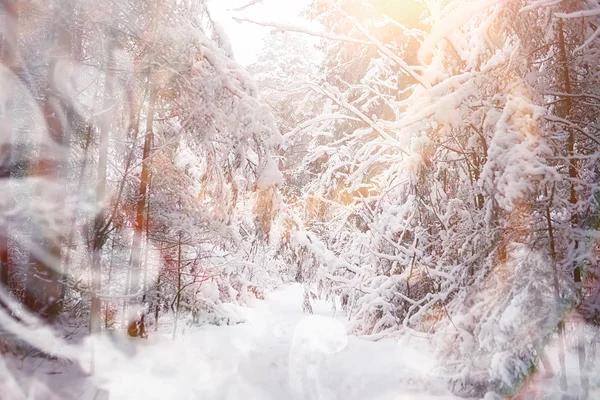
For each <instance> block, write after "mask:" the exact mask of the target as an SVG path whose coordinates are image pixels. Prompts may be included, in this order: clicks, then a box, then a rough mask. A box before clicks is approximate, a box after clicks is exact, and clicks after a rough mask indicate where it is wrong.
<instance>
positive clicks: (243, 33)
mask: <svg viewBox="0 0 600 400" xmlns="http://www.w3.org/2000/svg"><path fill="white" fill-rule="evenodd" d="M248 3H250V0H212V1H210V2H209V9H210V12H211V16H212V17H213V18H214V20H215V21H217V22H218V23H219V24H220V25H221V28H222V29H223V31H225V33H226V34H227V36H228V37H229V40H230V42H231V46H232V49H233V52H234V55H235V58H236V61H238V62H239V63H241V64H243V65H248V64H251V63H252V62H254V61H256V57H257V56H258V53H259V51H260V50H261V49H262V47H263V39H264V37H265V36H266V35H268V34H269V31H270V29H269V28H266V27H261V26H257V25H254V24H249V23H239V22H236V21H235V20H234V18H235V17H238V18H239V17H244V18H248V19H253V20H257V21H277V22H279V23H286V24H294V25H298V26H314V25H315V24H314V22H309V21H307V20H306V19H304V18H302V16H301V12H302V10H303V9H304V7H306V5H307V4H308V3H309V1H308V0H265V1H264V2H262V3H258V4H255V5H253V6H251V7H248V8H246V9H244V10H242V11H236V9H238V8H240V7H243V6H244V5H246V4H248Z"/></svg>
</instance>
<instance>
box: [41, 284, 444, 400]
mask: <svg viewBox="0 0 600 400" xmlns="http://www.w3.org/2000/svg"><path fill="white" fill-rule="evenodd" d="M301 300H302V288H301V286H299V285H294V286H289V287H286V288H285V289H284V290H282V291H279V292H276V293H273V294H271V295H270V296H268V297H267V299H266V300H265V301H257V302H256V304H254V305H253V307H251V308H243V309H242V310H241V312H243V313H244V314H245V315H244V317H245V319H246V322H245V323H242V324H238V325H235V326H220V327H217V326H206V327H202V328H198V329H194V330H192V331H189V332H187V334H186V335H185V336H184V337H183V338H182V339H181V340H178V341H171V340H169V339H167V338H166V337H164V338H160V337H156V336H155V337H154V338H150V339H149V340H148V341H143V342H144V344H143V345H141V346H139V347H138V348H137V349H135V351H132V352H131V354H129V355H128V356H125V355H123V354H122V353H121V352H117V351H114V346H113V345H111V344H109V343H110V342H105V343H104V345H96V352H95V353H96V368H95V374H94V376H93V377H92V378H90V377H83V376H82V375H81V374H79V375H80V376H79V377H77V376H74V374H73V373H72V372H71V373H69V372H68V371H67V370H64V371H59V373H57V371H56V364H54V365H51V364H48V365H47V367H46V369H44V368H38V369H37V370H36V372H35V373H34V375H36V377H38V375H42V376H44V379H43V380H44V382H45V383H46V384H47V385H48V386H49V387H50V388H51V392H53V393H57V392H59V391H60V393H62V394H60V395H58V396H56V397H52V396H50V395H48V396H45V397H43V396H40V397H37V396H35V397H33V398H36V399H37V398H40V399H41V398H48V399H63V398H78V399H95V400H102V399H110V400H114V399H118V400H125V399H127V400H137V399H140V400H141V399H144V400H146V399H161V400H168V399H203V400H204V399H223V400H225V399H227V400H238V399H257V400H284V399H285V400H287V399H290V400H292V399H298V400H309V399H310V400H312V399H315V400H337V399H340V400H341V399H344V400H358V399H365V400H401V399H424V398H428V397H431V398H436V399H439V398H452V396H450V395H449V394H448V392H447V391H446V390H445V389H444V388H443V385H442V384H441V383H438V384H435V380H434V379H433V378H431V377H429V378H428V377H427V373H428V372H429V371H430V369H431V366H432V360H431V359H430V358H429V357H428V355H427V352H426V351H425V350H421V351H417V350H414V348H413V347H412V346H411V347H406V346H404V347H403V346H400V345H399V344H398V343H396V342H394V341H379V342H369V341H364V340H360V339H357V338H355V337H352V336H347V335H346V334H345V331H346V329H345V326H344V319H343V317H341V316H338V317H336V318H334V317H333V311H332V310H331V307H330V305H329V304H327V303H325V302H322V301H316V302H314V304H313V309H314V312H315V314H314V315H306V314H303V313H302V309H301V304H302V303H301ZM146 342H147V343H146ZM53 369H54V370H53ZM44 374H45V375H44ZM48 374H49V375H48ZM436 386H437V387H436ZM97 388H102V389H101V390H100V391H98V389H97ZM425 390H426V393H423V392H424V391H425ZM38 392H39V393H43V392H45V393H48V391H45V390H38Z"/></svg>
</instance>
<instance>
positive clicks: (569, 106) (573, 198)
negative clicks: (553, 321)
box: [558, 18, 588, 396]
mask: <svg viewBox="0 0 600 400" xmlns="http://www.w3.org/2000/svg"><path fill="white" fill-rule="evenodd" d="M558 36H559V48H560V58H561V60H560V61H561V65H562V68H563V76H562V79H563V91H564V92H565V93H566V94H567V95H571V94H573V88H572V85H571V76H570V72H569V66H568V57H567V50H566V43H565V34H564V26H563V20H562V19H560V18H559V19H558ZM572 111H573V102H572V99H571V97H570V96H566V97H565V98H564V99H563V108H562V114H563V115H562V118H564V119H569V117H571V114H572ZM568 132H569V136H568V139H567V156H568V157H569V178H570V179H571V188H570V196H569V202H570V203H571V228H572V229H577V228H578V227H579V219H580V218H579V214H578V212H577V190H576V188H575V179H576V178H577V159H576V158H575V131H574V130H573V129H568ZM578 248H579V241H578V240H577V238H576V237H575V238H574V243H573V254H574V255H575V256H576V255H577V249H578ZM573 281H574V282H575V285H576V287H577V290H578V293H579V297H580V298H579V299H578V302H580V301H581V268H580V267H579V266H578V265H577V263H576V261H573ZM584 326H585V322H584V321H583V320H581V321H579V322H578V323H577V329H576V331H577V354H578V356H579V375H580V377H581V388H582V389H583V392H584V396H587V392H588V377H587V371H586V367H585V332H584Z"/></svg>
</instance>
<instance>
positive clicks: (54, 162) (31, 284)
mask: <svg viewBox="0 0 600 400" xmlns="http://www.w3.org/2000/svg"><path fill="white" fill-rule="evenodd" d="M71 20H72V9H71V4H70V2H68V1H66V0H64V1H59V2H58V5H57V8H56V15H55V17H54V20H53V23H52V34H51V38H52V44H51V49H50V51H49V53H50V58H49V69H48V75H47V83H46V98H45V100H44V107H43V114H44V119H45V121H46V126H47V133H48V137H47V140H48V141H50V143H51V145H52V146H50V145H48V144H44V143H42V144H41V148H40V153H39V157H40V159H39V160H38V162H37V164H36V166H35V169H34V173H35V174H36V176H37V177H39V178H42V179H41V182H43V187H39V186H38V188H37V189H36V190H37V192H36V196H38V197H39V198H40V199H43V201H45V202H48V203H50V204H51V205H52V206H53V208H54V209H55V210H54V215H53V217H54V218H55V220H56V222H55V223H56V225H57V226H58V227H57V226H54V227H51V226H45V225H43V224H41V223H40V224H39V225H38V226H36V227H35V229H34V238H33V240H32V246H31V248H30V267H29V271H28V276H27V282H26V287H25V305H26V306H27V307H28V308H29V309H30V310H31V311H32V312H34V313H36V314H38V315H39V316H40V317H42V318H43V319H46V320H52V319H54V318H55V317H56V316H58V314H60V312H61V311H62V307H63V304H62V296H63V295H64V290H63V279H62V271H61V246H62V242H63V238H62V236H63V232H62V225H63V221H62V219H63V218H64V215H63V210H64V206H63V205H64V195H65V192H66V191H65V187H64V185H63V184H62V183H61V181H62V179H63V178H64V174H63V173H61V169H62V168H61V167H62V166H63V165H64V164H65V161H66V160H67V159H68V151H67V150H68V146H65V144H68V143H69V141H70V138H69V135H70V126H69V124H70V123H71V122H72V121H69V120H67V121H65V122H66V124H64V125H63V120H62V116H63V115H66V114H67V112H66V110H67V109H68V107H67V106H66V104H65V103H64V101H63V100H62V98H61V96H60V94H59V91H58V89H57V84H58V82H56V77H57V75H58V68H59V67H60V61H61V59H63V58H65V57H68V56H69V54H70V50H71V43H70V37H69V33H68V31H67V29H68V27H70V26H71V22H72V21H71ZM55 146H58V147H59V148H62V150H63V151H56V150H55V149H53V148H52V147H55ZM44 212H47V211H46V210H45V211H44ZM35 217H38V216H35ZM35 219H38V220H42V218H40V217H38V218H35ZM35 219H34V220H35Z"/></svg>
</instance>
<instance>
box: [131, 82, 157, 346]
mask: <svg viewBox="0 0 600 400" xmlns="http://www.w3.org/2000/svg"><path fill="white" fill-rule="evenodd" d="M150 85H151V89H150V98H149V100H148V112H147V115H146V135H145V137H144V150H143V153H142V174H141V177H140V186H139V191H138V201H137V208H136V219H135V225H134V233H133V243H132V245H131V285H130V293H132V294H133V293H138V291H139V289H140V275H141V253H142V247H141V244H142V234H143V230H144V219H145V218H144V211H145V209H146V199H147V195H148V186H149V183H150V159H149V158H150V154H151V150H152V149H151V147H152V141H153V136H154V135H153V129H154V111H155V105H156V96H157V89H156V86H155V85H154V84H153V82H150ZM132 324H133V325H134V326H132V325H131V324H130V327H129V329H128V332H129V335H130V336H143V335H145V327H144V322H143V320H142V319H140V318H137V317H136V318H134V321H133V322H132Z"/></svg>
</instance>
